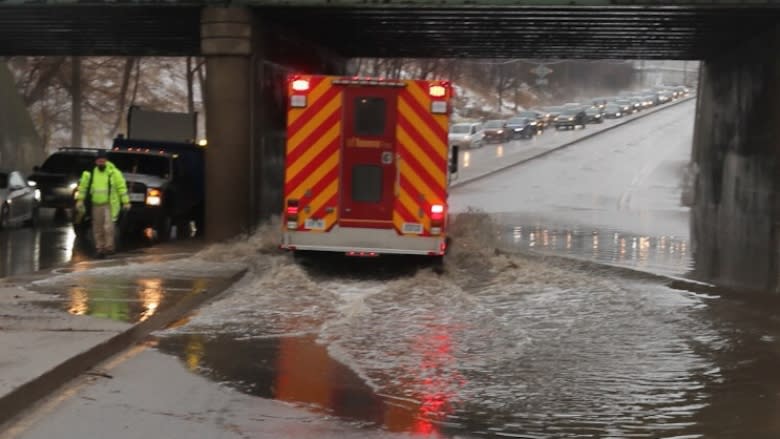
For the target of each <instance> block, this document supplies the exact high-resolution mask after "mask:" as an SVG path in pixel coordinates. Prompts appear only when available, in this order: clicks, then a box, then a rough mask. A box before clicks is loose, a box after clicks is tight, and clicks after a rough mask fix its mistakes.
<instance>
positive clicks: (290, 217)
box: [285, 200, 298, 230]
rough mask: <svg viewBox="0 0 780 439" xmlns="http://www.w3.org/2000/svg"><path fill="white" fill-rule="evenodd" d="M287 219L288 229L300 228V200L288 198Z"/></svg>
mask: <svg viewBox="0 0 780 439" xmlns="http://www.w3.org/2000/svg"><path fill="white" fill-rule="evenodd" d="M285 219H286V221H287V228H288V229H291V230H295V229H297V228H298V200H287V209H286V210H285Z"/></svg>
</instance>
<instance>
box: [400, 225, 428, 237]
mask: <svg viewBox="0 0 780 439" xmlns="http://www.w3.org/2000/svg"><path fill="white" fill-rule="evenodd" d="M401 231H402V232H404V233H410V234H412V233H413V234H415V235H419V234H421V233H422V232H423V227H422V224H420V223H404V226H403V228H402V229H401Z"/></svg>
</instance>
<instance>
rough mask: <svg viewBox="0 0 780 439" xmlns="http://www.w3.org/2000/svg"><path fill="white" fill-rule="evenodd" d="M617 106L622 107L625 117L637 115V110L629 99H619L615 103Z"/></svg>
mask: <svg viewBox="0 0 780 439" xmlns="http://www.w3.org/2000/svg"><path fill="white" fill-rule="evenodd" d="M615 104H617V105H619V106H620V110H621V111H622V112H623V115H624V116H627V115H629V114H633V113H635V112H636V111H637V110H636V108H634V103H633V102H632V101H630V100H628V99H619V100H617V101H615Z"/></svg>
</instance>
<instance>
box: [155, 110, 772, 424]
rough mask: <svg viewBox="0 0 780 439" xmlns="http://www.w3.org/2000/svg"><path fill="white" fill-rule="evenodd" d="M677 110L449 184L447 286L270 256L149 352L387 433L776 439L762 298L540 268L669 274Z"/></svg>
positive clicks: (676, 240) (680, 139)
mask: <svg viewBox="0 0 780 439" xmlns="http://www.w3.org/2000/svg"><path fill="white" fill-rule="evenodd" d="M692 110H693V106H692V105H688V104H683V105H680V106H679V108H677V109H670V110H669V111H668V113H661V114H659V115H657V116H650V117H648V118H647V119H646V120H645V121H642V122H639V123H636V124H635V125H632V126H629V127H625V128H621V129H618V130H615V131H613V132H612V134H605V135H604V137H603V138H601V139H599V138H596V139H594V141H593V142H587V141H586V142H583V144H581V145H580V147H578V148H576V149H574V148H572V149H569V150H564V151H561V152H559V153H555V154H553V155H551V156H549V158H545V159H541V160H539V161H534V162H532V163H529V164H528V165H525V166H522V167H519V168H517V169H516V170H513V171H511V172H506V173H502V174H499V175H496V176H494V177H490V178H486V179H484V180H481V181H479V182H476V183H474V184H473V185H466V186H464V187H462V188H459V189H458V190H456V191H455V195H454V197H453V203H454V204H455V205H457V206H459V211H460V212H461V213H460V214H459V215H458V216H456V218H455V221H454V223H453V225H452V228H451V230H452V232H453V233H454V235H455V236H454V245H453V247H452V249H451V253H450V254H449V255H448V257H447V261H446V264H447V272H446V273H445V274H444V275H436V274H434V272H433V271H432V270H430V269H426V268H422V269H408V270H409V271H406V272H404V270H398V271H397V272H395V273H392V272H391V273H389V274H385V275H383V276H381V277H377V278H374V279H372V277H371V275H370V273H371V269H370V268H366V267H358V266H355V265H352V264H349V263H348V262H347V261H342V265H343V267H345V268H343V269H342V270H337V271H332V270H329V269H322V267H318V266H317V265H316V264H314V265H313V266H302V265H296V264H291V263H289V261H285V260H284V259H283V256H274V255H272V254H267V255H264V256H263V258H269V259H270V261H269V262H268V263H266V264H265V265H264V266H266V267H270V268H268V269H267V270H263V271H257V272H254V273H252V275H250V276H249V277H247V278H246V279H244V280H243V281H242V282H240V283H239V284H238V285H236V286H235V287H234V289H233V290H232V292H231V293H230V294H229V295H228V296H226V297H225V298H224V299H223V300H221V301H219V302H217V303H214V304H212V305H210V306H208V307H206V308H204V309H203V310H201V312H199V313H198V314H197V315H195V316H193V318H192V319H191V320H189V321H188V322H186V324H184V325H182V326H180V327H177V328H173V329H171V330H169V331H166V332H163V333H160V334H159V345H158V348H159V349H160V350H161V351H162V352H166V353H170V354H173V355H176V356H177V357H178V358H180V361H181V362H182V364H185V365H186V367H187V368H188V369H189V370H192V371H195V372H197V373H199V374H201V375H203V376H206V377H209V378H210V379H213V380H215V381H218V382H222V383H226V384H228V385H230V386H232V387H234V388H236V389H238V390H241V391H243V392H245V393H247V394H251V395H256V396H262V397H268V398H274V399H279V400H283V401H288V402H293V403H296V404H298V405H300V406H301V407H304V408H307V409H310V410H314V411H316V412H321V413H326V414H333V415H336V416H339V417H342V418H344V419H348V420H352V421H356V422H365V423H369V424H370V425H374V426H376V427H377V428H379V429H381V430H384V431H388V432H394V431H404V432H412V433H415V434H419V435H423V436H431V437H469V436H476V437H522V438H557V437H566V438H569V437H583V438H584V437H638V438H658V437H676V438H680V437H685V438H705V437H766V438H769V437H780V423H778V422H776V421H775V420H774V416H773V413H776V410H777V408H778V407H780V379H778V378H777V377H776V374H775V372H774V371H775V370H776V367H777V365H778V364H780V363H778V360H780V358H778V357H779V356H780V319H778V318H777V317H776V316H775V315H774V313H773V312H772V311H771V310H772V309H775V307H776V306H777V304H774V305H772V306H769V307H767V306H766V305H765V304H764V305H756V304H752V303H751V302H750V301H741V300H736V299H734V298H733V296H725V297H722V296H720V295H718V294H715V293H707V294H704V293H696V292H690V291H685V290H680V289H674V288H670V287H669V286H667V284H666V282H664V281H663V280H660V279H658V278H654V277H652V276H645V275H643V274H640V273H632V272H627V271H625V270H615V269H614V268H611V267H609V266H608V265H593V264H590V263H588V264H582V263H580V262H577V261H576V260H567V259H561V258H546V257H542V258H540V257H539V256H538V255H539V254H541V255H543V256H547V255H554V256H572V257H574V258H575V259H583V260H586V261H588V262H597V263H599V264H601V263H606V264H612V265H618V266H621V267H625V266H628V267H632V268H640V269H642V270H644V271H649V272H652V273H660V274H668V275H683V274H685V272H686V271H687V269H688V267H689V266H690V263H691V262H690V249H689V244H688V234H687V209H685V208H683V207H681V206H680V205H679V204H680V203H679V199H680V198H679V197H680V181H681V171H680V170H681V169H682V168H683V167H684V165H685V163H686V161H687V157H688V155H689V154H690V152H689V151H690V150H689V143H687V144H686V142H687V141H688V142H689V140H690V137H689V134H690V131H689V128H690V126H691V123H692ZM472 203H473V204H476V206H473V204H472ZM470 207H477V208H478V209H480V210H482V211H483V212H473V213H463V212H465V211H468V210H469V208H470ZM507 251H509V253H507ZM514 251H521V253H520V254H513V253H512V252H514ZM331 263H332V264H335V265H338V263H337V262H334V261H333V260H331ZM378 265H379V266H383V265H382V264H381V263H378ZM367 273H368V274H367Z"/></svg>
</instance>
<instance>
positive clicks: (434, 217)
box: [431, 204, 444, 235]
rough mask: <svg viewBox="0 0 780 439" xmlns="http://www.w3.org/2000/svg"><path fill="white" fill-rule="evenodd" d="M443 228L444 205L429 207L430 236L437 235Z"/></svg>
mask: <svg viewBox="0 0 780 439" xmlns="http://www.w3.org/2000/svg"><path fill="white" fill-rule="evenodd" d="M443 226H444V205H443V204H433V205H431V235H438V234H440V233H441V229H442V227H443Z"/></svg>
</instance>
